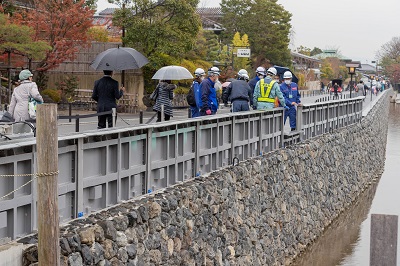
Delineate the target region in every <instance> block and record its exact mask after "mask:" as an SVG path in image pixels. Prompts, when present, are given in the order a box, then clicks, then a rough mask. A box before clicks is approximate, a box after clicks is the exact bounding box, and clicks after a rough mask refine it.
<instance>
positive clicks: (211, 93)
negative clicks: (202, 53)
mask: <svg viewBox="0 0 400 266" xmlns="http://www.w3.org/2000/svg"><path fill="white" fill-rule="evenodd" d="M207 74H208V77H207V78H206V79H204V80H203V81H202V82H201V88H200V90H201V104H202V106H201V110H200V114H201V115H202V116H204V115H213V114H215V113H216V112H217V110H218V99H217V92H216V90H215V87H214V86H215V82H217V81H218V77H219V75H220V70H219V68H218V67H215V66H214V67H211V68H210V69H208V72H207Z"/></svg>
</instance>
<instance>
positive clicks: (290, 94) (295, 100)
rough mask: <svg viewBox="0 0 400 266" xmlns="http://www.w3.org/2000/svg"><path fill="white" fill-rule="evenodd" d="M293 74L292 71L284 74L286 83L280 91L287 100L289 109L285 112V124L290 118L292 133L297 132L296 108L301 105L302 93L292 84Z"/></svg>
mask: <svg viewBox="0 0 400 266" xmlns="http://www.w3.org/2000/svg"><path fill="white" fill-rule="evenodd" d="M292 78H293V74H292V72H290V71H286V72H285V73H283V80H284V82H283V83H282V84H281V86H280V89H281V91H282V94H283V97H284V98H285V103H286V106H288V107H289V109H287V110H285V117H284V124H286V120H287V118H288V117H289V122H290V129H291V131H295V130H296V107H297V106H298V105H299V104H300V103H301V101H300V97H301V96H300V93H299V89H298V86H297V84H296V83H295V82H292Z"/></svg>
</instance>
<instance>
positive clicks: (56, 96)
mask: <svg viewBox="0 0 400 266" xmlns="http://www.w3.org/2000/svg"><path fill="white" fill-rule="evenodd" d="M40 94H41V95H42V96H43V98H45V96H48V97H49V98H50V99H51V100H52V101H53V102H55V103H59V102H60V101H61V95H60V92H59V91H57V90H54V89H45V90H42V91H41V93H40ZM45 102H46V100H45Z"/></svg>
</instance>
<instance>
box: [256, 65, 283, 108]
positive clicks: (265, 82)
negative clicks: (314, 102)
mask: <svg viewBox="0 0 400 266" xmlns="http://www.w3.org/2000/svg"><path fill="white" fill-rule="evenodd" d="M276 74H277V71H276V69H275V68H274V67H270V68H269V69H268V70H267V76H266V77H265V78H263V79H260V80H259V81H258V82H257V84H256V87H255V88H254V93H253V109H257V110H264V109H272V108H274V107H275V97H278V100H279V102H280V103H281V105H282V106H283V107H284V108H285V109H288V108H289V107H288V106H286V103H285V98H284V97H283V94H282V92H281V90H280V88H279V85H278V83H277V82H276V80H274V77H275V76H276Z"/></svg>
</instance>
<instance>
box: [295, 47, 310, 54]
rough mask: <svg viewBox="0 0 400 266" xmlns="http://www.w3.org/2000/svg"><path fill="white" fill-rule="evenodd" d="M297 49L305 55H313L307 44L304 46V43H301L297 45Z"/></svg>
mask: <svg viewBox="0 0 400 266" xmlns="http://www.w3.org/2000/svg"><path fill="white" fill-rule="evenodd" d="M296 51H297V52H298V53H299V54H303V55H307V56H310V55H311V49H310V48H308V47H305V46H303V45H300V46H299V47H297V48H296Z"/></svg>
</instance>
